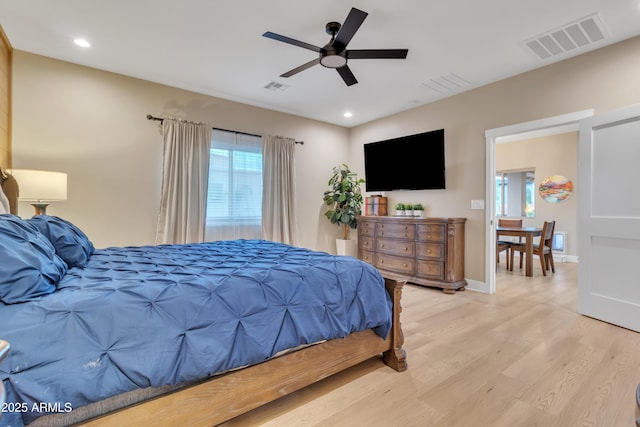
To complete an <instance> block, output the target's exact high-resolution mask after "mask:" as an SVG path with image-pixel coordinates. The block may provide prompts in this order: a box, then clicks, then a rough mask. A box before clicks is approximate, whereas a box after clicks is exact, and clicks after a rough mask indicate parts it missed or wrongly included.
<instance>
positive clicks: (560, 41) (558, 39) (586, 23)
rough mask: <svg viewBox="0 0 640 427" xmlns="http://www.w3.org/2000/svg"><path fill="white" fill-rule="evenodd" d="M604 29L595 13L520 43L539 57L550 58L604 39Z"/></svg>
mask: <svg viewBox="0 0 640 427" xmlns="http://www.w3.org/2000/svg"><path fill="white" fill-rule="evenodd" d="M605 34H606V33H605V30H604V26H603V25H602V22H601V21H600V18H599V17H598V14H597V13H594V14H592V15H589V16H587V17H585V18H581V19H578V20H577V21H574V22H571V23H569V24H567V25H563V26H562V27H559V28H556V29H555V30H551V31H548V32H546V33H544V34H540V35H539V36H536V37H533V38H531V39H529V40H525V41H523V42H522V43H520V45H521V46H522V47H523V48H524V49H526V50H528V51H530V52H533V54H534V55H536V56H537V57H538V58H540V59H547V58H551V57H552V56H557V55H561V54H563V53H566V52H570V51H572V50H574V49H579V48H584V47H586V46H589V45H591V44H593V43H596V42H599V41H600V40H604V38H605Z"/></svg>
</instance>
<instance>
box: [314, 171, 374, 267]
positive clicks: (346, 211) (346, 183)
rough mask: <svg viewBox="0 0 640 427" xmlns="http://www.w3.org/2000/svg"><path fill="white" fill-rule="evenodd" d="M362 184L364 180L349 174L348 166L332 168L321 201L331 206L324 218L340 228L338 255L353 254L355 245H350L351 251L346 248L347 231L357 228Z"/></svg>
mask: <svg viewBox="0 0 640 427" xmlns="http://www.w3.org/2000/svg"><path fill="white" fill-rule="evenodd" d="M362 183H364V179H358V175H357V174H356V173H355V172H351V170H349V166H347V165H345V164H343V165H340V166H336V167H334V168H333V175H332V176H331V178H330V179H329V183H328V185H329V190H327V191H325V192H324V199H323V200H324V202H325V203H326V204H327V205H329V206H331V208H330V209H329V210H327V211H326V212H325V213H324V214H325V216H326V217H327V218H328V219H329V221H331V223H332V224H338V226H340V227H342V239H337V245H338V254H339V255H341V254H346V253H347V252H352V253H353V254H355V244H354V245H352V246H353V249H352V250H351V251H347V250H346V247H347V241H349V231H350V229H351V228H353V229H355V228H356V227H357V226H358V221H357V217H358V215H360V214H361V213H362V200H363V199H362V192H361V190H360V184H362ZM340 240H342V242H341V241H340ZM352 243H355V242H352ZM341 246H344V250H341ZM341 252H342V253H341Z"/></svg>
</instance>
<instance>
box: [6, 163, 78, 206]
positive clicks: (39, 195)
mask: <svg viewBox="0 0 640 427" xmlns="http://www.w3.org/2000/svg"><path fill="white" fill-rule="evenodd" d="M9 173H10V174H11V175H13V176H14V177H15V179H16V181H18V191H19V196H18V199H19V200H22V201H25V202H56V201H60V200H67V174H66V173H63V172H51V171H42V170H32V169H13V170H11V171H9Z"/></svg>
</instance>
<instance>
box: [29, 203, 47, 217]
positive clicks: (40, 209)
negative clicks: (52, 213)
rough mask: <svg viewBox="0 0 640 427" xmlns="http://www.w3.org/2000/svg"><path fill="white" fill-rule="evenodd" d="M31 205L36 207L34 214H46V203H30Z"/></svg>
mask: <svg viewBox="0 0 640 427" xmlns="http://www.w3.org/2000/svg"><path fill="white" fill-rule="evenodd" d="M31 206H33V207H34V208H35V209H36V213H35V214H36V215H46V214H47V206H49V204H48V203H31Z"/></svg>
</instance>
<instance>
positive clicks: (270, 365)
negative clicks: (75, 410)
mask: <svg viewBox="0 0 640 427" xmlns="http://www.w3.org/2000/svg"><path fill="white" fill-rule="evenodd" d="M405 282H406V281H405V280H400V279H390V278H385V286H386V289H387V291H388V292H389V294H390V296H391V298H392V300H393V325H392V329H391V331H390V332H389V336H388V337H387V339H386V340H381V339H380V337H378V336H377V335H376V334H375V333H374V332H373V331H372V330H370V329H369V330H365V331H361V332H356V333H353V334H350V335H348V336H347V337H345V338H343V339H335V340H331V341H327V342H324V343H321V344H317V345H313V346H310V347H306V348H303V349H301V350H298V351H295V352H292V353H288V354H286V355H284V356H280V357H277V358H275V359H271V360H269V361H266V362H264V363H261V364H258V365H254V366H250V367H247V368H244V369H241V370H238V371H234V372H231V373H228V374H224V375H220V376H219V377H214V378H213V379H211V380H208V381H206V382H203V383H201V384H198V385H195V386H192V387H188V388H186V389H181V390H179V391H177V392H175V393H171V394H168V395H164V396H160V397H158V398H155V399H152V400H148V401H145V402H142V403H140V404H137V405H134V406H131V407H128V408H124V409H122V410H119V411H117V412H113V413H110V414H107V415H105V416H103V417H100V418H96V419H93V420H90V421H88V422H87V423H86V424H83V425H88V426H105V427H106V426H113V425H155V426H175V425H190V426H211V425H217V424H220V423H223V422H225V421H228V420H230V419H232V418H234V417H236V416H238V415H241V414H244V413H246V412H248V411H250V410H252V409H254V408H257V407H259V406H262V405H264V404H266V403H268V402H271V401H273V400H275V399H278V398H280V397H283V396H285V395H287V394H289V393H292V392H294V391H296V390H299V389H301V388H303V387H306V386H307V385H310V384H313V383H315V382H317V381H320V380H322V379H324V378H326V377H328V376H330V375H333V374H335V373H338V372H340V371H343V370H345V369H347V368H350V367H352V366H355V365H357V364H359V363H361V362H363V361H365V360H368V359H370V358H372V357H375V356H376V355H379V354H381V353H382V354H383V360H384V363H386V364H387V365H389V366H390V367H392V368H393V369H395V370H397V371H404V370H406V369H407V361H406V354H405V351H404V349H403V348H402V345H403V343H404V336H403V334H402V328H401V325H400V312H401V311H402V307H401V304H400V299H401V297H402V287H403V285H404V284H405Z"/></svg>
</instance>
